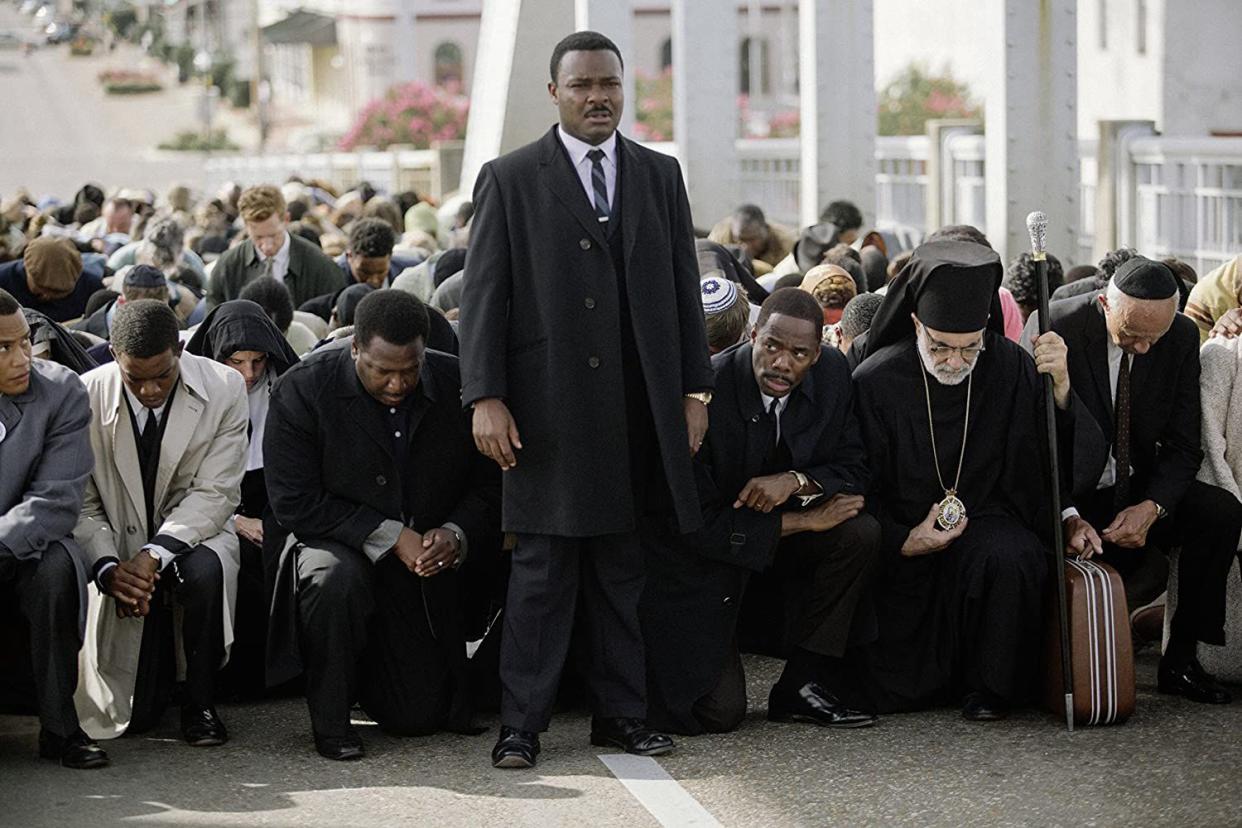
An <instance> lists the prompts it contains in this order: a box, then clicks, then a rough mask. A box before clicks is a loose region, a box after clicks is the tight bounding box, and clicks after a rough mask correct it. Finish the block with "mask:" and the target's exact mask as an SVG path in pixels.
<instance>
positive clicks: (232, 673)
mask: <svg viewBox="0 0 1242 828" xmlns="http://www.w3.org/2000/svg"><path fill="white" fill-rule="evenodd" d="M186 350H187V351H189V352H190V353H191V354H194V355H195V356H202V357H207V358H208V359H214V360H215V361H216V362H219V363H222V364H224V365H227V366H229V367H230V368H232V369H234V370H235V371H237V372H238V373H239V374H241V375H242V378H243V379H244V380H245V381H246V396H247V401H248V402H249V404H250V448H249V451H248V452H247V454H246V474H245V476H244V477H243V478H242V489H241V493H242V497H241V503H240V504H239V505H238V507H237V513H236V515H234V518H233V520H234V524H235V526H236V527H237V537H238V539H239V540H240V541H241V572H240V575H239V578H238V590H237V593H238V594H237V622H236V627H235V630H236V632H235V636H236V637H235V640H234V642H233V651H232V657H231V658H230V660H229V665H228V667H227V668H226V671H225V672H226V684H227V685H228V686H229V687H230V689H231V691H232V692H233V693H234V694H235V695H246V696H257V695H260V694H261V693H262V692H263V689H264V687H265V686H266V682H265V680H264V672H265V658H264V656H265V645H266V641H267V607H268V605H269V603H270V596H271V587H272V585H273V584H274V582H275V564H276V560H275V557H274V556H272V557H271V560H270V566H269V561H268V559H267V558H265V556H264V554H263V536H264V532H263V520H264V516H265V514H266V513H267V511H268V509H267V486H266V484H265V481H264V478H263V430H264V424H265V422H266V421H267V410H268V400H269V397H270V395H271V391H272V384H273V383H274V382H275V381H276V378H277V377H278V376H280V375H281V374H283V373H284V372H285V371H286V370H288V369H289V367H290V366H292V365H294V364H295V363H297V361H298V356H297V354H296V353H294V351H293V348H291V347H290V346H289V343H288V341H287V340H286V339H285V337H284V335H283V334H281V332H280V330H279V329H278V328H277V327H276V325H275V324H274V323H273V322H272V320H271V319H270V318H268V315H267V313H266V312H265V311H264V310H263V308H262V307H261V306H260V305H258V304H256V303H255V302H250V301H247V300H245V299H236V300H233V301H230V302H225V303H223V304H221V305H218V306H216V307H215V308H213V309H212V311H211V312H210V313H208V314H207V317H206V318H205V319H204V320H203V323H202V324H201V325H199V327H198V330H197V331H195V332H194V335H193V336H192V337H190V341H189V343H188V344H187V345H186ZM268 569H270V570H271V572H270V574H269V573H268V572H267V570H268Z"/></svg>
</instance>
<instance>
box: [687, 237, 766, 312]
mask: <svg viewBox="0 0 1242 828" xmlns="http://www.w3.org/2000/svg"><path fill="white" fill-rule="evenodd" d="M694 249H695V250H696V251H697V253H698V257H699V275H700V276H705V275H707V274H708V273H709V272H711V271H713V270H720V271H722V272H723V273H724V275H725V278H727V279H728V280H729V281H731V282H736V283H737V284H739V285H741V286H742V289H743V290H744V291H745V293H746V298H747V299H748V300H750V303H751V304H752V305H756V306H758V305H762V304H763V300H764V299H767V298H768V291H767V290H765V289H764V288H763V287H762V286H760V284H759V283H758V282H757V281H755V274H754V273H753V272H751V270H750V268H748V267H747V266H746V265H744V264H742V262H741V261H740V260H739V259H738V257H737V256H735V255H733V253H732V252H730V250H729V248H727V247H725V246H724V245H723V244H718V243H716V242H714V241H709V240H708V239H696V240H695V242H694Z"/></svg>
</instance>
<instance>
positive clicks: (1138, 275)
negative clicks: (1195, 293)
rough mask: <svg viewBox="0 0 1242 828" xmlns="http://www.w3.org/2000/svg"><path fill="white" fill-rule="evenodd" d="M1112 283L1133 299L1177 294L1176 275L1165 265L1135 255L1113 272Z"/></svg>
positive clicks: (1166, 296) (1163, 297)
mask: <svg viewBox="0 0 1242 828" xmlns="http://www.w3.org/2000/svg"><path fill="white" fill-rule="evenodd" d="M1113 284H1114V285H1116V286H1117V288H1118V290H1120V291H1121V292H1122V293H1124V294H1125V295H1126V296H1130V297H1133V298H1134V299H1168V298H1170V297H1172V296H1175V295H1176V294H1177V277H1176V276H1174V275H1173V271H1172V270H1170V269H1169V268H1168V266H1167V265H1164V264H1161V263H1160V262H1153V261H1152V260H1151V259H1144V258H1143V257H1142V256H1135V257H1134V258H1133V259H1130V260H1128V261H1126V262H1123V263H1122V265H1121V266H1120V267H1118V268H1117V270H1116V272H1115V273H1113Z"/></svg>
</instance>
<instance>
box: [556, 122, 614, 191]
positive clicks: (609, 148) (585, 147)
mask: <svg viewBox="0 0 1242 828" xmlns="http://www.w3.org/2000/svg"><path fill="white" fill-rule="evenodd" d="M556 132H557V134H558V135H559V136H560V137H561V143H562V144H564V145H565V149H566V150H567V151H568V152H569V160H570V161H571V162H573V165H574V171H575V172H576V173H578V180H579V181H581V182H582V189H583V191H584V192H585V193H586V197H587V203H588V204H590V205H591V207H592V208H594V207H595V185H594V184H593V183H592V182H591V167H592V166H593V162H592V161H591V159H590V158H587V153H588V152H590V151H591V150H593V149H599V150H603V151H604V157H603V158H602V159H600V163H601V164H603V165H604V184H605V186H606V187H607V190H608V208H609V211H611V210H612V205H613V204H614V203H615V202H616V198H617V133H615V132H614V133H613V134H612V135H609V136H608V140H606V141H604V143H602V144H600V145H599V146H598V147H593V146H591V145H590V144H588V143H587V142H586V141H582V140H579V139H578V138H575V137H574V136H572V135H570V134H569V133H568V132H566V131H565V130H564V129H563V128H561V127H559V126H558V127H557V128H556Z"/></svg>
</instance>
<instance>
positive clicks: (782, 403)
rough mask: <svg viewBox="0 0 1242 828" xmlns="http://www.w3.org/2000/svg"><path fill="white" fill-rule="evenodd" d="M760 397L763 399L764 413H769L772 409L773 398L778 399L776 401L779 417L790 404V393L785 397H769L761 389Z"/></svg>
mask: <svg viewBox="0 0 1242 828" xmlns="http://www.w3.org/2000/svg"><path fill="white" fill-rule="evenodd" d="M791 393H792V391H791ZM759 397H760V399H762V400H763V410H764V413H767V412H768V411H769V410H771V408H772V401H773V400H778V402H777V403H776V416H777V417H780V416H781V415H782V414H784V413H785V407H786V406H788V405H789V394H786V395H785V396H783V397H769V396H768V395H767V394H765V393H763V392H762V391H760V392H759Z"/></svg>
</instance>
